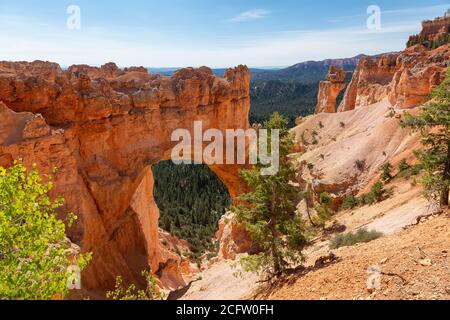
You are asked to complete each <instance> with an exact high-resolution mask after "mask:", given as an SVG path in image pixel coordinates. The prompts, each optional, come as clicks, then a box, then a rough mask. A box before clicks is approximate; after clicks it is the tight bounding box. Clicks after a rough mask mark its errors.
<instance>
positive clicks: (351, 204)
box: [340, 196, 360, 210]
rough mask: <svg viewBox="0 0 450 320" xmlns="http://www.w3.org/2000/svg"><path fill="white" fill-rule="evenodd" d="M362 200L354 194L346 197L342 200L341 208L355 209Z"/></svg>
mask: <svg viewBox="0 0 450 320" xmlns="http://www.w3.org/2000/svg"><path fill="white" fill-rule="evenodd" d="M359 204H360V202H359V199H358V198H357V197H354V196H348V197H345V198H344V201H343V202H342V205H341V208H340V209H341V210H350V209H353V208H355V207H357V206H359Z"/></svg>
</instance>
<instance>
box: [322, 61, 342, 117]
mask: <svg viewBox="0 0 450 320" xmlns="http://www.w3.org/2000/svg"><path fill="white" fill-rule="evenodd" d="M344 79H345V71H344V69H342V68H338V67H335V66H331V67H330V70H329V72H328V75H327V80H326V81H321V82H320V86H319V94H318V97H317V106H316V113H322V112H325V113H335V112H336V98H337V96H338V95H339V93H340V92H341V91H342V90H344V88H345V87H346V84H345V83H344Z"/></svg>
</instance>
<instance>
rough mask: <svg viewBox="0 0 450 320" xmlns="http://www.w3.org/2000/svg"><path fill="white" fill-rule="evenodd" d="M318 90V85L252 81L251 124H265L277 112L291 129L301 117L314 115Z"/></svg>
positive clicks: (279, 81) (294, 82)
mask: <svg viewBox="0 0 450 320" xmlns="http://www.w3.org/2000/svg"><path fill="white" fill-rule="evenodd" d="M325 74H326V73H325ZM324 77H325V76H324ZM318 88H319V86H318V83H312V84H305V83H301V82H297V81H292V82H291V81H289V82H287V81H282V80H269V81H252V84H251V90H250V98H251V109H250V123H264V122H265V121H267V120H269V119H270V117H271V115H272V114H273V113H274V112H275V111H276V112H279V113H280V114H282V115H283V116H284V117H286V118H287V119H288V126H289V127H294V126H295V119H297V118H298V117H299V116H307V115H310V114H313V113H314V110H315V106H316V101H317V93H318Z"/></svg>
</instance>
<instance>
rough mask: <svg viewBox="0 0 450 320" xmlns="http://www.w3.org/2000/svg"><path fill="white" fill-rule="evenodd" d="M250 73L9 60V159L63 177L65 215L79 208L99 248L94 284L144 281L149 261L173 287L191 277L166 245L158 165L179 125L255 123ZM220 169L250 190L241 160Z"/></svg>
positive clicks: (232, 185) (1, 125) (57, 180)
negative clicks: (162, 72)
mask: <svg viewBox="0 0 450 320" xmlns="http://www.w3.org/2000/svg"><path fill="white" fill-rule="evenodd" d="M249 82H250V72H249V70H248V69H247V68H246V67H244V66H239V67H237V68H234V69H229V70H227V71H226V72H225V75H224V77H223V78H220V77H216V76H214V74H213V72H212V71H211V70H210V69H209V68H206V67H202V68H199V69H192V68H189V69H183V70H180V71H178V72H177V73H175V74H174V76H173V77H170V78H169V77H162V76H159V75H153V74H149V73H148V72H147V70H146V69H144V68H129V69H124V70H121V69H119V68H117V66H116V65H115V64H112V63H110V64H107V65H104V66H102V67H101V68H95V67H89V66H72V67H70V68H69V69H68V70H67V71H63V70H62V69H61V68H60V67H59V66H58V65H57V64H54V63H49V62H42V61H36V62H32V63H25V62H23V63H12V62H1V63H0V101H1V103H0V165H2V166H9V165H12V163H13V161H14V160H15V159H20V160H22V161H23V163H24V164H25V165H27V166H31V165H32V164H33V163H36V164H37V166H38V169H39V171H40V172H41V174H42V175H45V174H50V175H53V176H54V178H53V182H54V186H55V188H54V190H53V194H55V195H56V194H58V195H63V196H64V198H65V200H66V202H65V206H64V208H62V210H61V215H63V213H67V212H74V213H76V214H77V215H78V216H79V220H78V221H77V223H76V225H75V226H74V227H73V228H71V229H70V231H69V233H68V236H69V238H70V239H71V241H72V242H74V243H76V244H78V245H80V246H81V247H82V250H83V251H85V252H87V251H89V252H92V253H93V261H92V262H91V264H90V265H89V267H88V268H87V270H86V271H85V272H84V273H83V286H84V287H85V288H86V289H88V290H94V289H99V290H105V289H110V288H112V287H113V285H114V282H115V277H116V276H118V275H121V276H122V277H124V279H125V280H126V281H133V282H137V283H139V282H140V281H142V279H141V277H140V272H141V271H142V270H144V269H148V268H149V267H151V270H152V272H153V273H155V274H158V275H160V276H161V279H162V280H163V282H164V279H168V280H167V283H168V284H167V285H168V286H169V287H171V288H173V287H176V286H177V285H181V286H182V285H185V283H183V282H184V280H183V279H184V278H183V276H182V274H183V273H184V274H185V273H186V272H187V271H186V269H187V268H188V266H187V265H186V263H185V262H183V261H181V259H178V260H177V258H174V256H173V255H170V254H167V251H165V250H164V248H163V247H162V246H161V245H160V240H159V237H160V235H159V231H158V217H159V210H158V208H157V206H156V204H155V203H154V200H153V175H152V171H151V169H150V166H151V165H152V164H155V163H157V162H159V161H161V160H166V159H169V157H170V153H171V149H172V147H173V146H174V145H175V144H176V143H175V142H172V141H171V133H172V132H173V130H175V129H177V128H185V129H188V130H190V131H192V130H193V123H194V121H195V120H201V121H203V129H204V130H207V129H209V128H216V129H219V130H222V131H224V130H225V129H235V128H236V129H237V128H239V129H244V130H245V129H247V128H248V126H249V124H248V113H249V108H250V100H249ZM56 169H57V170H56ZM212 170H213V171H215V172H216V173H217V175H218V177H219V178H220V179H222V180H223V182H224V183H225V185H226V186H227V187H228V189H229V191H230V194H231V195H232V196H233V195H236V194H237V193H238V192H239V191H240V189H241V187H242V186H241V185H240V183H239V181H238V179H237V174H238V167H237V166H213V167H212Z"/></svg>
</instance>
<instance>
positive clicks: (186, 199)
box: [152, 160, 232, 262]
mask: <svg viewBox="0 0 450 320" xmlns="http://www.w3.org/2000/svg"><path fill="white" fill-rule="evenodd" d="M152 170H153V176H154V200H155V202H156V204H157V206H158V208H159V212H160V218H159V227H160V228H161V229H163V230H165V231H167V232H169V233H170V234H171V235H173V236H176V237H177V238H179V239H182V240H185V241H187V242H188V243H189V248H190V251H191V254H190V257H189V258H192V259H195V260H196V261H197V262H199V261H200V258H201V256H202V255H203V254H205V253H207V254H208V256H209V257H213V256H214V255H216V254H217V253H218V249H219V247H218V246H219V244H218V242H217V241H216V240H215V234H216V232H217V231H218V222H219V220H220V218H221V217H222V216H223V215H224V214H225V213H226V212H227V211H228V210H229V209H230V207H231V202H232V200H231V196H230V193H229V192H228V189H227V187H226V186H225V185H224V183H223V182H222V181H221V180H220V179H219V177H218V176H217V175H216V174H215V173H214V172H213V171H212V170H211V169H210V168H209V167H208V166H207V165H203V164H192V165H186V164H181V165H175V164H174V163H173V162H172V161H170V160H169V161H161V162H160V163H158V164H157V165H154V166H152Z"/></svg>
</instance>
